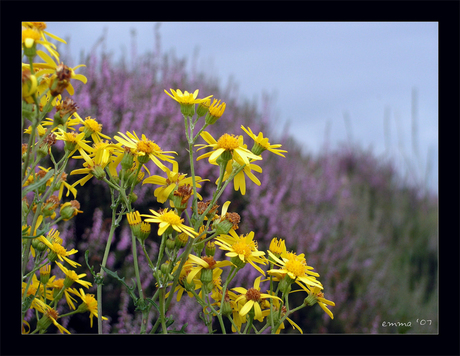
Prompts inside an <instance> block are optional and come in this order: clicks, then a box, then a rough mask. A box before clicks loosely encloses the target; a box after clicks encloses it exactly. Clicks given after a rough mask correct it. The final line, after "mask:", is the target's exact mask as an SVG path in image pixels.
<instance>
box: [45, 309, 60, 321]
mask: <svg viewBox="0 0 460 356" xmlns="http://www.w3.org/2000/svg"><path fill="white" fill-rule="evenodd" d="M45 314H46V315H47V316H48V317H49V318H51V319H54V320H56V319H57V318H58V317H59V313H58V312H57V311H56V310H54V309H53V308H51V309H48V310H47V311H46V313H45Z"/></svg>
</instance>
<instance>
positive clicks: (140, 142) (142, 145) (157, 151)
mask: <svg viewBox="0 0 460 356" xmlns="http://www.w3.org/2000/svg"><path fill="white" fill-rule="evenodd" d="M119 134H120V135H121V136H122V137H119V136H114V138H115V139H116V140H117V141H118V142H120V143H121V144H123V145H124V146H126V147H129V148H131V150H132V152H134V153H135V154H136V155H137V156H139V158H141V157H143V156H145V157H147V160H148V158H150V159H151V160H152V161H153V162H154V163H155V164H156V165H157V166H158V167H160V168H161V169H163V167H164V164H163V163H161V162H160V161H159V160H158V159H161V160H163V161H167V162H170V163H173V162H174V160H173V159H172V157H170V156H167V155H166V154H165V153H175V154H177V153H176V152H174V151H163V150H162V149H161V148H160V146H158V145H157V144H156V143H155V142H153V141H150V140H149V139H148V138H147V137H145V135H144V134H142V138H141V139H140V138H139V137H138V136H137V135H136V133H135V132H134V131H133V133H132V134H131V133H130V132H126V135H125V134H123V133H121V132H119ZM142 159H145V158H142ZM140 162H141V161H140ZM145 162H147V161H142V163H145Z"/></svg>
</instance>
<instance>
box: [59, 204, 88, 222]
mask: <svg viewBox="0 0 460 356" xmlns="http://www.w3.org/2000/svg"><path fill="white" fill-rule="evenodd" d="M59 213H60V214H61V217H62V220H64V221H67V220H70V219H72V218H73V217H74V216H76V215H77V214H81V213H83V211H81V210H80V203H79V202H78V200H71V201H70V202H67V203H64V204H61V209H60V210H59Z"/></svg>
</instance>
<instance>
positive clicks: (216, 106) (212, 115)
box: [205, 99, 226, 125]
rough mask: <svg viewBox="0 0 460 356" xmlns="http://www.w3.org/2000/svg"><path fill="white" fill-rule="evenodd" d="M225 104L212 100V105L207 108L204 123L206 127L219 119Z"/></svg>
mask: <svg viewBox="0 0 460 356" xmlns="http://www.w3.org/2000/svg"><path fill="white" fill-rule="evenodd" d="M225 106H226V104H225V103H222V104H221V103H220V100H219V101H217V99H213V102H212V105H211V106H210V107H209V111H208V114H207V115H206V118H205V121H206V123H207V124H208V125H212V124H214V123H215V122H216V121H217V119H218V118H220V117H221V116H222V115H223V113H224V111H225Z"/></svg>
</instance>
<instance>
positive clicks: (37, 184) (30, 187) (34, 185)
mask: <svg viewBox="0 0 460 356" xmlns="http://www.w3.org/2000/svg"><path fill="white" fill-rule="evenodd" d="M53 174H54V169H50V170H49V171H48V172H47V173H46V174H45V176H44V177H43V178H42V179H40V180H39V181H38V182H35V183H32V184H30V185H28V186H27V187H26V188H24V189H23V190H22V197H24V196H25V195H26V194H27V193H29V192H31V191H32V190H35V189H37V188H40V187H41V186H42V185H43V184H46V182H47V181H48V179H50V178H51V176H52V175H53Z"/></svg>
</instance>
